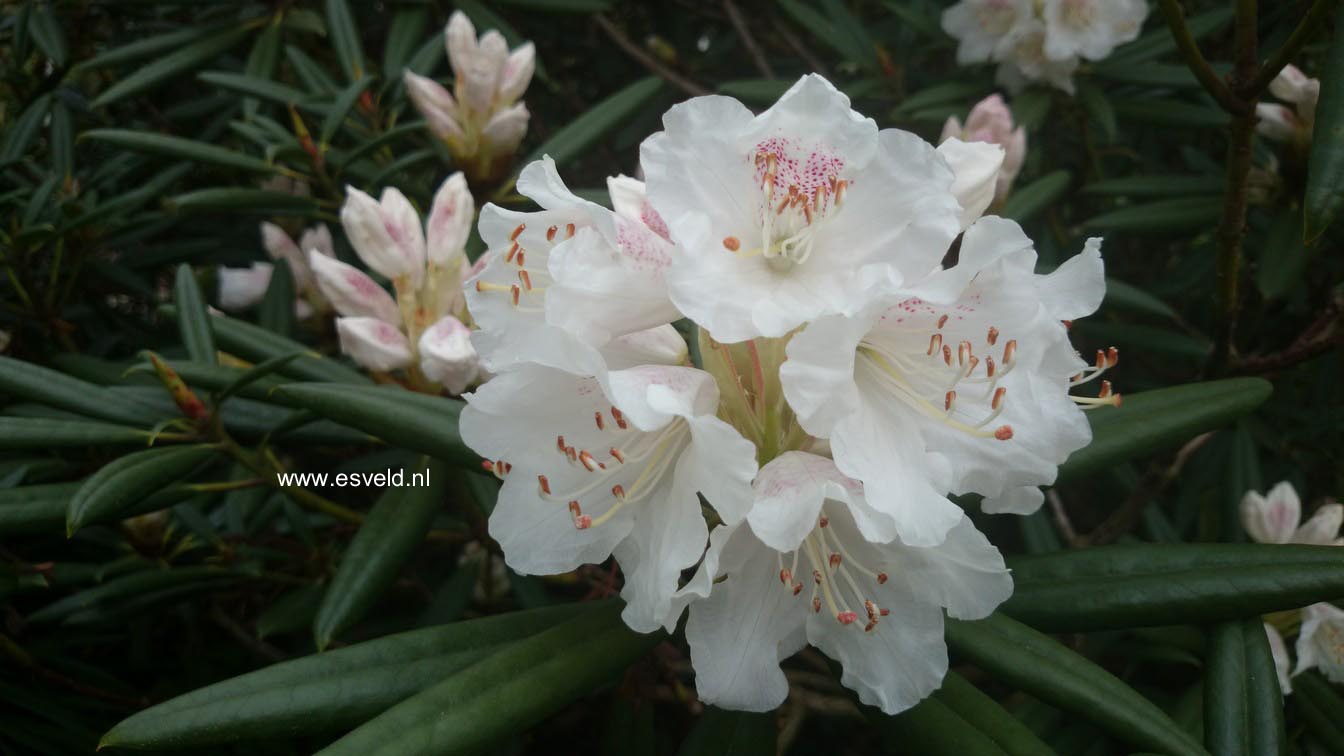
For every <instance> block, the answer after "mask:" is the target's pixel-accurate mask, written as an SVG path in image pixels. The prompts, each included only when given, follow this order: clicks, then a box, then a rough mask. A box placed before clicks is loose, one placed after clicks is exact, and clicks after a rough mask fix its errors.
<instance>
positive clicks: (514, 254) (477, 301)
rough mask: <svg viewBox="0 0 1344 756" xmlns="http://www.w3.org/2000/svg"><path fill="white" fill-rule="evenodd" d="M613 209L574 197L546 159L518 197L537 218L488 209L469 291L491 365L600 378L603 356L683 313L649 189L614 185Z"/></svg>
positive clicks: (618, 181)
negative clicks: (671, 289) (671, 292)
mask: <svg viewBox="0 0 1344 756" xmlns="http://www.w3.org/2000/svg"><path fill="white" fill-rule="evenodd" d="M608 183H609V186H610V191H611V197H612V204H613V206H614V207H615V208H616V209H615V211H612V210H608V209H606V208H604V207H602V206H601V205H597V204H595V203H592V202H589V201H587V200H584V199H581V198H579V197H577V196H575V195H574V194H573V193H571V192H570V191H569V189H567V188H566V187H565V184H564V182H563V181H562V180H561V179H560V176H559V174H558V173H557V172H556V170H555V163H554V162H552V161H551V159H550V158H549V157H547V158H543V159H542V160H539V161H536V162H534V163H532V164H531V165H528V166H527V167H526V168H524V169H523V171H522V173H521V174H520V175H519V177H518V191H519V192H520V193H522V194H523V195H524V196H526V197H529V198H531V199H532V200H534V201H535V202H536V203H537V204H538V205H540V206H541V208H542V209H541V210H540V211H539V212H518V211H514V210H505V209H503V208H500V207H497V206H495V205H486V207H485V208H484V209H483V210H482V211H481V222H480V231H481V238H483V239H484V240H485V243H486V245H487V247H488V251H487V252H486V253H485V256H484V258H483V259H484V260H485V261H486V262H485V266H484V267H483V268H482V269H481V271H480V272H479V273H478V274H476V275H475V276H474V277H472V279H471V280H470V281H468V283H467V286H466V295H467V301H468V303H469V305H470V307H471V314H472V317H473V318H475V320H476V323H477V325H478V326H480V328H481V330H480V331H478V332H477V333H476V334H475V336H474V337H473V341H474V343H475V345H476V349H477V351H478V352H479V353H480V355H481V359H482V361H483V362H484V364H485V366H486V367H487V368H489V369H490V370H491V371H494V372H498V371H500V370H504V369H506V368H508V367H510V366H512V365H514V364H517V363H519V362H522V361H527V362H536V363H540V364H545V365H550V366H551V367H556V368H560V369H562V370H568V371H570V372H573V373H577V374H581V375H593V374H596V373H598V372H601V370H602V369H603V368H602V365H603V360H602V358H601V356H600V355H599V354H598V351H597V350H598V348H599V347H602V346H603V345H605V344H607V343H608V342H610V341H611V340H612V339H613V338H616V337H618V336H621V335H624V334H629V333H634V332H636V331H641V330H644V329H647V328H652V327H654V326H657V325H662V324H665V323H670V322H672V321H673V320H676V319H677V318H678V317H679V315H678V314H677V311H676V309H675V308H674V307H673V306H672V303H671V302H670V301H669V300H668V298H667V288H666V284H665V283H664V280H663V278H664V274H665V272H666V270H667V267H668V265H669V264H670V263H671V259H672V257H671V255H672V252H671V250H672V244H671V242H669V241H668V240H667V239H666V227H665V226H664V225H663V223H662V220H661V218H659V217H658V216H657V214H656V213H654V212H653V211H652V209H651V208H650V207H649V206H648V203H647V202H646V201H645V200H644V196H643V185H642V184H640V182H638V181H636V180H634V179H631V178H627V177H624V176H621V177H617V178H613V179H610V180H609V182H608Z"/></svg>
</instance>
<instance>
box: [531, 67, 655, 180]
mask: <svg viewBox="0 0 1344 756" xmlns="http://www.w3.org/2000/svg"><path fill="white" fill-rule="evenodd" d="M662 88H663V81H662V79H659V78H658V77H657V76H646V77H644V78H643V79H640V80H639V81H637V82H635V83H634V84H631V85H630V86H628V87H626V88H625V89H622V90H621V91H619V92H617V93H616V94H614V95H612V96H610V97H608V98H607V99H605V100H603V101H602V102H599V103H598V104H596V105H594V106H593V107H592V108H590V109H589V110H588V112H586V113H584V114H583V115H581V116H579V117H578V118H575V119H574V120H572V121H570V122H569V124H568V125H567V126H565V127H564V128H562V129H560V130H559V131H557V132H555V133H554V134H552V135H551V138H550V139H547V140H546V143H545V144H543V145H541V146H540V147H538V148H537V149H536V151H534V152H533V153H532V154H531V155H529V156H528V157H527V160H524V161H523V162H522V163H520V165H527V164H528V163H531V162H532V161H534V160H540V159H541V157H542V156H543V155H550V156H551V158H552V159H553V160H555V164H556V165H557V166H560V167H563V166H564V165H565V164H566V163H568V162H569V161H571V160H573V159H575V158H577V157H578V156H579V155H582V154H583V153H584V151H585V150H587V149H588V148H589V147H591V146H593V145H594V144H596V143H597V142H598V141H600V140H601V139H602V138H603V137H605V136H606V135H607V134H608V133H609V132H611V131H613V130H614V129H616V128H617V127H618V126H621V125H622V124H624V123H625V122H626V121H627V120H629V119H630V118H631V117H633V116H634V115H635V114H636V113H638V112H639V111H640V110H641V109H642V108H643V107H644V106H645V105H647V104H648V102H649V101H650V100H652V99H653V97H654V95H656V94H658V92H659V91H661V90H662Z"/></svg>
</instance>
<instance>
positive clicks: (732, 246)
mask: <svg viewBox="0 0 1344 756" xmlns="http://www.w3.org/2000/svg"><path fill="white" fill-rule="evenodd" d="M723 248H724V249H726V250H728V251H729V252H736V251H738V250H739V249H742V241H741V240H740V239H738V238H737V237H736V236H725V237H724V238H723Z"/></svg>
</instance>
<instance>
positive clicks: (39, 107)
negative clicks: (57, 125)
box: [0, 94, 51, 166]
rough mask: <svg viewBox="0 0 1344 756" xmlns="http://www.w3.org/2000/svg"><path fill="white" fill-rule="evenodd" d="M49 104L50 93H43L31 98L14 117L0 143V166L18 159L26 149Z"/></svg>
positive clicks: (35, 136) (35, 134)
mask: <svg viewBox="0 0 1344 756" xmlns="http://www.w3.org/2000/svg"><path fill="white" fill-rule="evenodd" d="M50 106H51V95H49V94H44V95H42V96H41V97H38V98H37V99H36V100H33V101H32V103H30V104H29V105H28V107H26V108H24V110H23V113H22V114H20V115H19V117H18V118H16V119H14V123H13V124H12V125H11V126H10V127H9V128H8V129H6V130H5V141H4V143H3V144H0V166H3V165H7V164H9V163H12V162H14V161H15V160H18V159H19V158H21V157H23V155H24V153H25V152H27V151H28V146H29V145H30V144H32V143H33V139H35V138H37V132H38V130H39V129H41V128H42V121H43V120H45V119H46V117H47V109H48V108H49V107H50Z"/></svg>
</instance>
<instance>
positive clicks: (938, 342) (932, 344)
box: [925, 333, 943, 357]
mask: <svg viewBox="0 0 1344 756" xmlns="http://www.w3.org/2000/svg"><path fill="white" fill-rule="evenodd" d="M942 346H943V335H942V334H941V333H935V334H933V335H932V336H930V337H929V351H927V352H925V354H927V355H929V356H930V357H932V356H933V353H934V352H937V351H939V350H940V349H941V348H942Z"/></svg>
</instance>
